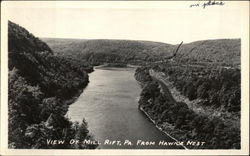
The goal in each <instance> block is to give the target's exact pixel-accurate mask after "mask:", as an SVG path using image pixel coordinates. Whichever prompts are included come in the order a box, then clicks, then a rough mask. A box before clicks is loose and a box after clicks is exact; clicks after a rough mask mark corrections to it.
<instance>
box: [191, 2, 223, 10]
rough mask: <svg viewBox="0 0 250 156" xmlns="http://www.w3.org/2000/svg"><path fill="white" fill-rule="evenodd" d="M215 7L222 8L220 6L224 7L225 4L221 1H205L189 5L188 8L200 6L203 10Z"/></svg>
mask: <svg viewBox="0 0 250 156" xmlns="http://www.w3.org/2000/svg"><path fill="white" fill-rule="evenodd" d="M215 5H219V6H222V5H225V3H224V2H222V1H216V0H208V1H205V2H203V3H200V2H198V3H195V4H191V5H190V8H192V7H200V6H201V7H202V8H203V9H205V8H206V7H208V6H215Z"/></svg>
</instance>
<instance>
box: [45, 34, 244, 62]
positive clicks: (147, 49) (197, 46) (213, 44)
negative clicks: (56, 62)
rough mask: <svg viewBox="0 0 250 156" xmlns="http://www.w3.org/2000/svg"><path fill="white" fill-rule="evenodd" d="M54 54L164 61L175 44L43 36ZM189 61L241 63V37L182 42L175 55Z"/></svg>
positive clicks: (98, 59)
mask: <svg viewBox="0 0 250 156" xmlns="http://www.w3.org/2000/svg"><path fill="white" fill-rule="evenodd" d="M42 40H43V41H45V42H46V43H47V44H48V45H49V46H50V47H51V48H52V49H53V51H54V52H55V54H56V55H60V56H70V57H76V58H81V59H86V60H88V61H89V62H90V63H92V64H102V63H131V64H144V63H145V62H155V61H164V60H165V59H166V58H167V57H169V56H171V55H172V53H173V51H174V50H175V49H176V47H177V46H178V45H171V44H166V43H160V42H151V41H133V40H105V39H100V40H81V39H56V38H43V39H42ZM175 59H177V60H179V61H181V62H185V63H186V62H189V63H192V64H218V65H223V66H239V65H240V39H219V40H205V41H197V42H192V43H185V44H183V45H182V46H181V47H180V49H179V52H178V55H177V56H176V58H175Z"/></svg>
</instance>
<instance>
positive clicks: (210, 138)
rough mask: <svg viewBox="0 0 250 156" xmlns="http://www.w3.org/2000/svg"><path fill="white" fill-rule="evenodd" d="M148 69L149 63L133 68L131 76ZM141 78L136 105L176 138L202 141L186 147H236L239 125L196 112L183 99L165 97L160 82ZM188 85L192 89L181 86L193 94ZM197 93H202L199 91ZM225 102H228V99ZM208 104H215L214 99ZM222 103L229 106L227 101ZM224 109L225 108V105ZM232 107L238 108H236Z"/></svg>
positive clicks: (238, 137) (147, 72)
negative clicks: (142, 66)
mask: <svg viewBox="0 0 250 156" xmlns="http://www.w3.org/2000/svg"><path fill="white" fill-rule="evenodd" d="M149 69H150V67H149V68H148V69H146V67H144V69H140V70H137V74H136V75H135V78H136V79H137V80H138V81H140V77H139V75H148V76H147V77H150V74H149V71H147V70H149ZM177 78H178V77H177ZM222 78H223V77H222ZM141 82H142V83H144V85H143V86H144V87H143V90H142V92H141V96H140V100H139V108H140V109H141V110H143V111H144V112H145V113H147V114H148V115H149V116H150V117H151V118H152V119H153V120H155V121H156V123H157V125H158V126H159V127H161V128H162V129H163V130H164V131H167V133H170V134H171V135H172V136H174V137H175V138H177V139H178V140H179V141H188V140H192V141H204V142H205V144H204V145H203V146H188V147H189V148H203V149H232V148H235V149H239V148H240V127H235V126H232V125H230V124H228V123H226V121H225V120H223V119H221V118H219V117H214V116H207V115H206V114H200V113H197V112H195V111H194V110H192V109H191V108H190V107H188V105H187V104H186V103H184V102H178V101H175V100H173V99H171V98H169V95H167V94H166V92H164V89H167V88H166V87H165V88H164V86H162V85H163V84H162V83H159V81H157V80H156V81H155V80H151V81H150V79H148V80H147V81H141ZM223 83H224V82H223ZM223 83H222V85H221V86H224V85H225V84H227V82H225V84H223ZM184 85H185V84H184ZM186 85H187V84H186ZM209 85H210V84H209ZM160 88H162V89H160ZM190 88H191V89H192V87H190V86H189V87H187V88H186V89H184V90H185V91H187V92H188V93H190V94H195V93H196V92H195V91H190V92H189V91H188V90H189V89H190ZM204 91H205V92H207V91H209V89H207V88H205V89H204ZM222 92H223V93H222V95H224V93H225V94H226V91H224V90H223V91H222ZM199 93H200V94H201V93H202V94H203V92H199ZM226 95H227V94H226ZM237 100H239V97H237ZM227 102H228V104H229V103H230V100H229V101H227ZM224 104H225V103H223V105H224ZM211 105H213V106H216V107H218V104H217V103H212V104H211ZM224 107H229V108H231V106H230V105H227V106H224ZM233 108H234V107H233ZM227 110H228V111H229V109H227ZM234 111H238V109H236V110H234Z"/></svg>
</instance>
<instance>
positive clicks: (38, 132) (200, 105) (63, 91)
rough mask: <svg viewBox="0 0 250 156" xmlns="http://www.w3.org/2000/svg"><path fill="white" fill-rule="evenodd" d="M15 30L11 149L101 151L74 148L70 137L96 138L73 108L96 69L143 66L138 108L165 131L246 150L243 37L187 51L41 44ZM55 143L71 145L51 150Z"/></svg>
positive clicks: (149, 45) (118, 44)
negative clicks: (243, 136)
mask: <svg viewBox="0 0 250 156" xmlns="http://www.w3.org/2000/svg"><path fill="white" fill-rule="evenodd" d="M8 26H9V28H8V51H9V63H8V65H9V67H8V68H9V103H8V108H9V147H10V148H46V149H47V148H61V149H62V148H84V149H92V148H96V146H95V145H83V144H80V145H70V144H67V142H68V141H69V140H70V139H79V140H83V139H90V140H94V138H93V137H92V136H91V135H90V134H89V131H88V127H87V122H86V121H85V120H84V119H83V121H82V123H76V122H74V123H73V122H71V121H70V120H69V119H68V118H67V111H68V105H69V104H70V103H72V102H73V100H74V99H75V98H77V97H78V96H79V94H80V93H81V92H82V90H83V88H84V87H86V85H87V84H88V73H89V72H92V71H93V66H95V65H105V66H106V67H127V65H128V64H132V65H140V67H138V68H137V69H136V71H135V79H136V80H137V81H138V82H139V84H140V85H141V87H142V92H141V95H140V99H139V102H138V108H139V109H140V110H141V111H142V112H144V113H146V114H147V115H148V116H149V117H150V118H151V119H152V120H154V121H155V123H156V125H157V126H158V127H160V128H161V129H162V130H163V131H166V132H167V133H169V134H170V135H171V136H173V137H175V138H176V139H177V140H179V141H187V140H193V141H206V143H205V144H204V146H198V147H196V146H189V147H188V148H204V149H239V148H240V147H241V146H240V116H241V115H240V111H241V100H240V99H241V90H240V83H241V76H240V75H241V74H240V73H241V72H240V46H241V43H240V39H220V40H205V41H197V42H192V43H186V44H182V45H181V44H180V45H181V46H180V45H171V44H166V43H160V42H150V41H132V40H105V39H102V40H101V39H100V40H83V39H56V38H43V39H42V40H43V41H41V40H40V39H39V38H36V37H34V36H33V35H32V34H30V33H29V32H28V31H27V30H25V29H24V28H22V27H20V26H18V25H17V24H14V23H12V22H9V24H8ZM45 42H46V43H45ZM47 44H48V45H47ZM177 47H178V48H177ZM176 49H178V51H176V53H175V54H177V55H175V57H173V58H171V59H169V58H170V57H171V56H172V55H173V51H175V50H176ZM177 52H178V53H177ZM47 138H50V139H62V138H63V139H64V140H66V141H65V142H66V143H65V144H60V145H48V144H47V143H46V139H47Z"/></svg>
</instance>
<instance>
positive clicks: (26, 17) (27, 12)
mask: <svg viewBox="0 0 250 156" xmlns="http://www.w3.org/2000/svg"><path fill="white" fill-rule="evenodd" d="M31 3H32V4H31ZM197 3H199V4H200V5H201V4H203V2H199V1H196V2H192V1H188V2H182V3H180V2H176V3H174V2H158V3H153V2H143V3H142V2H141V3H132V2H125V3H124V2H120V3H119V2H117V3H114V2H113V3H112V2H110V3H105V2H100V1H99V3H98V4H97V3H80V2H78V3H73V2H72V3H70V5H69V3H67V4H64V3H63V4H59V3H52V2H50V3H48V2H47V3H46V2H40V3H35V2H26V3H8V4H6V6H7V7H6V8H7V9H6V10H5V13H6V15H7V18H8V20H11V21H12V22H15V23H17V24H19V25H20V26H23V27H24V28H26V29H27V30H28V31H30V32H31V33H32V34H34V35H35V36H37V37H49V38H81V39H130V40H150V41H159V42H165V43H170V44H178V43H180V42H181V41H184V43H188V42H192V41H197V40H206V39H220V38H241V35H242V31H241V27H242V6H243V5H242V4H240V2H238V3H236V2H235V3H233V2H225V4H224V5H223V6H208V7H207V8H205V9H203V8H202V7H201V6H199V7H192V8H191V7H190V5H191V4H197ZM34 4H35V5H34Z"/></svg>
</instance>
